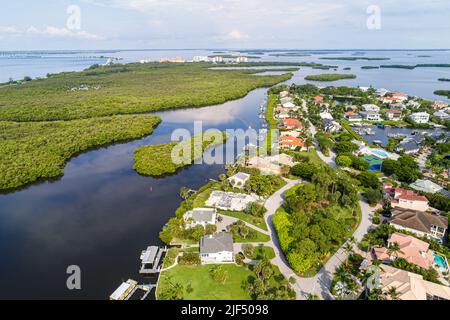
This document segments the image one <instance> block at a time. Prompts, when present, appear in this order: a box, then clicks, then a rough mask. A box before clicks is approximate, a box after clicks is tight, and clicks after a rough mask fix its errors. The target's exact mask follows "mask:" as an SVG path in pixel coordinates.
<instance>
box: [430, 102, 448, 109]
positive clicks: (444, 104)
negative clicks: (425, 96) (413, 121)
mask: <svg viewBox="0 0 450 320" xmlns="http://www.w3.org/2000/svg"><path fill="white" fill-rule="evenodd" d="M431 107H432V108H433V109H443V108H447V107H448V103H447V102H442V101H436V102H434V103H433V105H432V106H431Z"/></svg>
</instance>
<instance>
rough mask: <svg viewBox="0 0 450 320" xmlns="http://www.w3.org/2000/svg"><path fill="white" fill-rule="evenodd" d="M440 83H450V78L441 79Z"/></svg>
mask: <svg viewBox="0 0 450 320" xmlns="http://www.w3.org/2000/svg"><path fill="white" fill-rule="evenodd" d="M438 81H442V82H450V78H439V79H438Z"/></svg>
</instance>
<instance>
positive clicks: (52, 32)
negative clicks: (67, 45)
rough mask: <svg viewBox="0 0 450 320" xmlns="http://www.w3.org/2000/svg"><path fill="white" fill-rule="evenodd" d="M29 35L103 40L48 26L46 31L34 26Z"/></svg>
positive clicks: (94, 36)
mask: <svg viewBox="0 0 450 320" xmlns="http://www.w3.org/2000/svg"><path fill="white" fill-rule="evenodd" d="M26 33H27V34H31V35H40V36H47V37H58V38H69V39H86V40H103V39H104V38H103V37H102V36H99V35H96V34H92V33H89V32H86V31H73V30H69V29H67V28H57V27H54V26H48V27H46V28H45V29H42V30H39V29H37V28H35V27H34V26H31V27H29V28H28V29H27V30H26Z"/></svg>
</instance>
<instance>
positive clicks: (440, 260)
mask: <svg viewBox="0 0 450 320" xmlns="http://www.w3.org/2000/svg"><path fill="white" fill-rule="evenodd" d="M434 263H436V264H437V265H438V266H439V267H441V268H442V269H447V263H446V262H445V259H444V258H443V257H441V256H440V255H437V254H435V255H434Z"/></svg>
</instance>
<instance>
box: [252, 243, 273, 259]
mask: <svg viewBox="0 0 450 320" xmlns="http://www.w3.org/2000/svg"><path fill="white" fill-rule="evenodd" d="M264 257H266V258H267V259H269V260H272V259H274V258H275V251H274V250H273V249H272V248H271V247H266V246H257V247H256V248H255V252H254V254H253V257H252V259H253V260H262V259H263V258H264Z"/></svg>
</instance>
